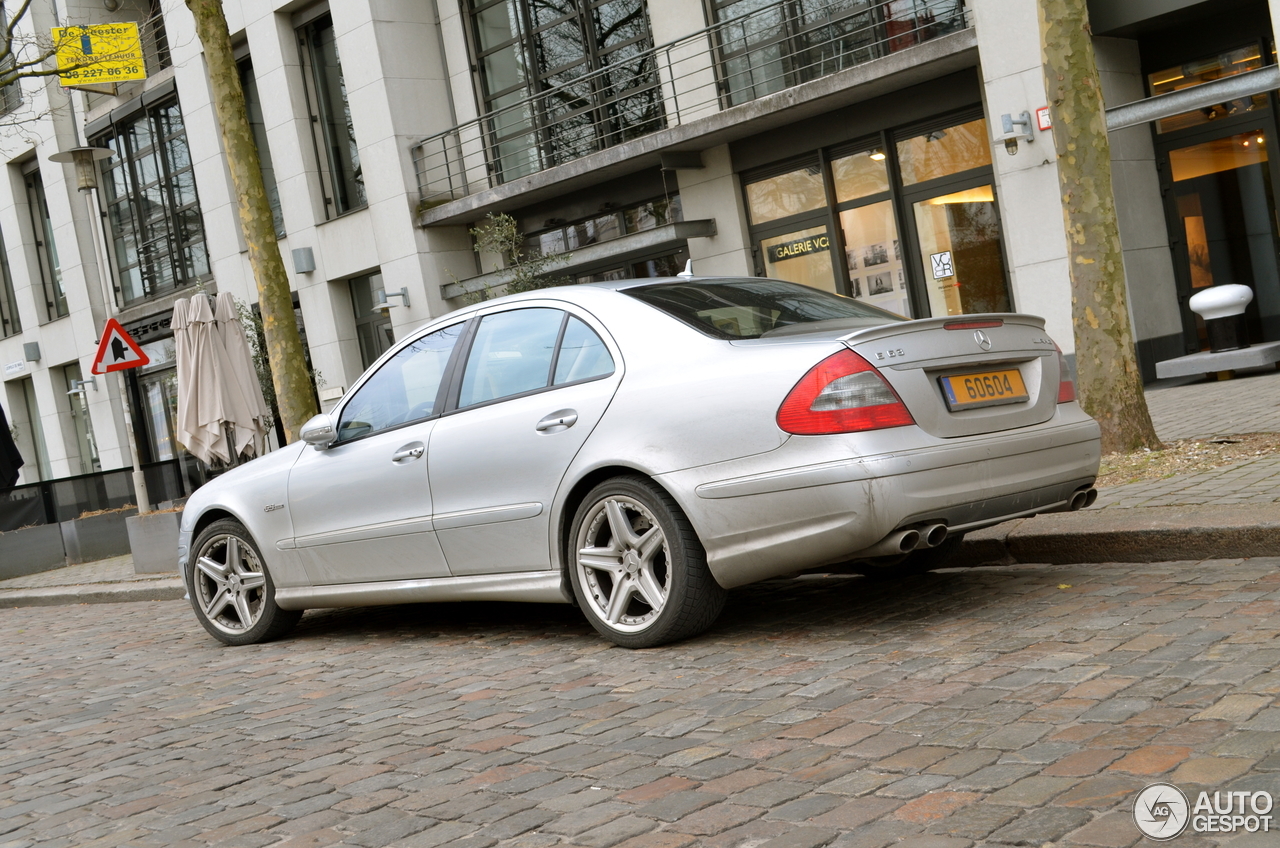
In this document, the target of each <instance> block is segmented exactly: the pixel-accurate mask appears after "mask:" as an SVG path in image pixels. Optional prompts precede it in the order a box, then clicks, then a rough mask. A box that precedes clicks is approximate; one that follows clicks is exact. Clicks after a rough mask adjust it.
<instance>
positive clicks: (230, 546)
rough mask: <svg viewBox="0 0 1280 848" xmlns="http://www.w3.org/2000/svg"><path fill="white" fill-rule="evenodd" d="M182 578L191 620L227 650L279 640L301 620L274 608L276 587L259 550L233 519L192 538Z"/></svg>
mask: <svg viewBox="0 0 1280 848" xmlns="http://www.w3.org/2000/svg"><path fill="white" fill-rule="evenodd" d="M183 577H184V578H185V580H186V583H187V594H188V595H189V596H190V598H191V608H192V609H194V610H195V613H196V618H197V619H198V620H199V622H200V624H201V625H202V626H203V627H204V629H205V630H207V631H209V635H211V636H213V638H215V639H217V640H218V641H219V642H223V643H225V644H227V645H253V644H256V643H258V642H269V641H271V640H272V639H278V638H279V637H281V636H283V635H284V634H285V633H287V632H289V630H291V629H292V628H293V626H294V625H295V624H297V623H298V619H300V618H302V610H284V609H280V607H278V606H276V586H275V583H274V582H272V580H271V572H269V571H268V570H267V567H266V565H265V564H264V563H263V561H262V554H261V552H260V551H259V550H258V545H257V543H256V542H254V541H253V537H252V536H250V535H249V531H248V530H246V529H245V527H244V525H243V524H241V523H240V522H239V521H236V520H235V519H233V518H224V519H222V520H220V521H215V522H213V523H212V524H210V525H209V526H208V527H206V528H204V530H203V531H202V532H201V533H200V535H199V536H197V537H196V541H195V544H194V545H192V546H191V556H190V558H189V559H188V561H187V565H186V569H185V570H184V573H183Z"/></svg>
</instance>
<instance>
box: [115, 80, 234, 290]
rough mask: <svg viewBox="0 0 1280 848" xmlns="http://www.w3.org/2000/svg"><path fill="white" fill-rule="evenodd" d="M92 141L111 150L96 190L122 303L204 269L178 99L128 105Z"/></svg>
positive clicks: (187, 280)
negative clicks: (129, 112)
mask: <svg viewBox="0 0 1280 848" xmlns="http://www.w3.org/2000/svg"><path fill="white" fill-rule="evenodd" d="M93 143H94V144H97V145H99V146H101V147H107V148H109V149H110V150H112V151H113V152H114V153H115V154H116V155H115V156H113V157H111V158H110V159H108V160H105V162H104V163H103V171H104V173H103V177H104V179H103V196H104V200H105V202H106V205H107V219H108V223H109V226H110V229H111V241H112V247H113V248H114V254H115V264H116V274H117V277H118V279H119V296H120V301H121V304H122V305H125V306H127V305H129V304H131V303H134V302H136V301H140V300H145V299H147V298H152V297H156V296H159V295H163V294H166V293H168V292H171V291H173V290H174V289H179V288H182V287H184V286H187V285H190V284H192V283H194V282H196V281H197V280H199V279H200V278H202V277H207V276H208V275H209V253H208V248H207V247H206V246H205V237H204V222H203V219H202V218H201V215H200V200H199V198H198V197H197V196H196V178H195V171H194V170H193V168H192V165H191V153H190V151H189V150H188V149H187V133H186V128H185V126H184V125H183V122H182V110H181V109H179V108H178V102H177V101H176V100H170V101H168V102H165V103H161V104H158V105H155V106H151V107H148V108H147V109H146V110H145V111H144V112H141V113H135V114H134V115H133V116H131V117H129V118H127V119H125V120H122V121H121V122H119V123H117V124H116V125H115V126H114V127H112V129H111V130H110V131H109V132H107V133H105V134H103V135H101V136H98V137H97V138H95V139H94V140H93Z"/></svg>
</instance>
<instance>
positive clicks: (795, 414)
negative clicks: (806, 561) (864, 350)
mask: <svg viewBox="0 0 1280 848" xmlns="http://www.w3.org/2000/svg"><path fill="white" fill-rule="evenodd" d="M914 423H915V419H913V418H912V417H911V413H910V412H908V411H907V407H906V406H905V405H904V404H903V403H902V400H901V399H900V398H899V397H898V396H897V394H895V393H894V391H893V389H891V388H890V387H889V384H888V383H886V382H885V381H884V378H883V377H881V376H880V372H879V371H877V370H876V369H875V366H874V365H872V364H871V363H870V362H867V360H865V359H863V358H862V357H861V356H858V354H856V353H854V352H853V351H851V350H842V351H840V352H839V353H836V354H832V355H831V356H828V357H827V358H826V359H824V360H822V361H821V362H819V363H818V364H817V365H815V366H813V368H811V369H809V373H808V374H805V375H804V377H802V378H801V379H800V382H799V383H796V385H795V388H793V389H792V390H791V391H790V393H788V394H787V398H786V400H784V401H783V402H782V406H781V407H780V408H779V409H778V426H779V427H781V428H782V429H783V430H785V431H787V432H788V433H795V434H796V435H801V436H820V435H826V434H829V433H857V432H860V431H862V430H881V429H884V428H886V427H904V426H906V425H908V424H914Z"/></svg>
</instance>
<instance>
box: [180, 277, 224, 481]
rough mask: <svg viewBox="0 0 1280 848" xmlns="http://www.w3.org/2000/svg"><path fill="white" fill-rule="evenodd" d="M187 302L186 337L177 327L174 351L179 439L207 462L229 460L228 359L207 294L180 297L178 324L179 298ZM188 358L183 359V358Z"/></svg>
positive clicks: (194, 454) (197, 456)
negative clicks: (225, 376) (225, 379)
mask: <svg viewBox="0 0 1280 848" xmlns="http://www.w3.org/2000/svg"><path fill="white" fill-rule="evenodd" d="M183 303H186V306H187V309H186V327H185V339H183V338H181V337H179V330H178V329H176V328H175V330H174V337H175V339H177V342H176V343H175V345H174V347H175V353H176V354H177V357H178V433H179V435H178V441H180V442H182V444H183V446H185V447H186V449H187V450H189V451H190V452H191V454H192V455H193V456H195V457H196V458H197V459H199V460H201V461H202V462H205V463H212V462H213V460H214V459H215V458H217V459H219V460H221V461H222V462H230V461H231V451H230V449H229V445H228V442H227V435H226V430H225V429H224V427H223V424H225V423H226V422H227V421H228V420H229V419H228V417H227V410H226V404H225V403H224V395H225V391H224V389H223V383H222V378H221V375H220V372H221V371H224V370H225V369H226V368H227V367H228V366H227V364H226V358H227V357H226V350H225V349H224V348H223V346H222V340H221V338H220V337H219V336H218V334H217V328H216V327H215V325H214V320H213V310H212V309H211V308H210V307H209V298H208V297H206V296H205V295H202V294H198V295H195V296H194V297H192V298H191V300H190V302H186V301H182V300H179V301H178V303H177V304H175V305H174V322H173V323H174V325H175V327H176V325H177V323H178V322H179V321H181V320H182V314H181V311H182V310H181V307H180V305H179V304H183ZM184 359H185V362H184Z"/></svg>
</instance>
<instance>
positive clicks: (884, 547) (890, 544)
mask: <svg viewBox="0 0 1280 848" xmlns="http://www.w3.org/2000/svg"><path fill="white" fill-rule="evenodd" d="M919 544H920V531H919V530H915V529H910V528H909V529H907V530H895V531H894V532H892V533H890V534H889V535H888V536H885V537H884V538H883V539H881V540H880V541H878V542H876V543H875V544H874V545H872V546H871V547H869V548H866V549H865V550H861V551H858V553H857V554H855V555H854V556H857V557H878V556H901V555H902V554H909V553H911V552H912V551H914V550H915V549H916V546H917V545H919Z"/></svg>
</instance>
